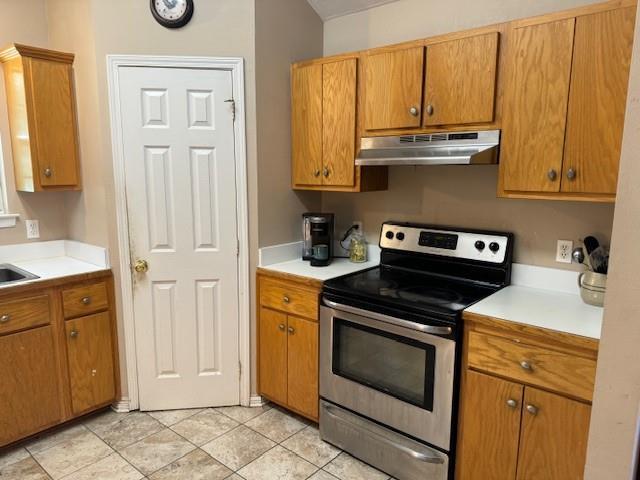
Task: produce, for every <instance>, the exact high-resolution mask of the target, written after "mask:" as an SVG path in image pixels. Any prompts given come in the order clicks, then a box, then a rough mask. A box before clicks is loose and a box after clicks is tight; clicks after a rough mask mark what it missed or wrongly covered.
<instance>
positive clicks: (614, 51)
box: [562, 7, 636, 195]
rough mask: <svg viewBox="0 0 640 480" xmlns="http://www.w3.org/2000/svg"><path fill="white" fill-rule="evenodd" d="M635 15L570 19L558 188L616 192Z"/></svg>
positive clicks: (629, 12) (632, 11) (632, 12)
mask: <svg viewBox="0 0 640 480" xmlns="http://www.w3.org/2000/svg"><path fill="white" fill-rule="evenodd" d="M635 14H636V8H635V7H627V8H621V9H617V10H610V11H607V12H601V13H596V14H592V15H585V16H583V17H578V18H577V19H576V26H575V40H574V49H573V68H572V71H571V92H570V94H569V111H568V118H567V135H566V140H565V150H564V162H563V175H562V191H563V192H572V193H573V192H585V193H595V194H611V195H614V194H615V193H616V187H617V183H618V166H619V162H620V150H621V144H622V131H623V126H624V113H625V108H626V100H627V84H628V83H629V65H630V62H631V50H632V47H633V31H634V25H635Z"/></svg>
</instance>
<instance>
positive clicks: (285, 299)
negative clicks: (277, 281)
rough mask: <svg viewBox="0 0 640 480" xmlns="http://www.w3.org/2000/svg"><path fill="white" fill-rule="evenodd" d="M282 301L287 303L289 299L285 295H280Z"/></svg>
mask: <svg viewBox="0 0 640 480" xmlns="http://www.w3.org/2000/svg"><path fill="white" fill-rule="evenodd" d="M282 301H283V302H284V303H289V302H291V299H290V298H289V297H287V296H286V295H285V296H284V297H282Z"/></svg>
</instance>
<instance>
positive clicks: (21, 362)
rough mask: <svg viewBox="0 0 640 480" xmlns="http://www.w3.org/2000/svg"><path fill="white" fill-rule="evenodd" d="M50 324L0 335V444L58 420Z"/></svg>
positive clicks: (57, 385) (59, 405) (59, 404)
mask: <svg viewBox="0 0 640 480" xmlns="http://www.w3.org/2000/svg"><path fill="white" fill-rule="evenodd" d="M54 336H55V333H54V327H52V326H50V325H49V326H45V327H39V328H34V329H32V330H27V331H24V332H20V333H14V334H12V335H7V336H4V337H0V376H1V378H2V384H1V386H0V405H2V408H0V446H2V445H5V444H7V443H11V442H13V441H15V440H17V439H19V438H21V437H25V436H27V435H31V434H33V433H36V432H38V431H40V430H43V429H45V428H47V427H50V426H52V425H55V424H57V423H58V422H60V421H61V420H62V417H63V409H62V399H61V398H60V390H59V388H60V377H59V374H58V367H57V356H56V351H55V339H54Z"/></svg>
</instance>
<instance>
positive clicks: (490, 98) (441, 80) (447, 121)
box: [423, 32, 499, 126]
mask: <svg viewBox="0 0 640 480" xmlns="http://www.w3.org/2000/svg"><path fill="white" fill-rule="evenodd" d="M498 40H499V33H498V32H491V33H487V34H484V35H476V36H472V37H467V38H461V39H459V40H450V41H446V42H442V43H436V44H433V45H428V46H427V65H426V74H425V87H424V90H425V98H424V110H423V111H424V115H423V119H424V121H423V124H424V126H435V125H462V124H472V123H490V122H492V121H493V120H494V110H495V95H496V75H497V73H496V72H497V65H498Z"/></svg>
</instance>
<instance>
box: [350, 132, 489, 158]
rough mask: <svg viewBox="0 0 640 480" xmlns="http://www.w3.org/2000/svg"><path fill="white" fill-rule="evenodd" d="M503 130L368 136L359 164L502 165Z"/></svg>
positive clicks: (363, 141) (361, 148)
mask: <svg viewBox="0 0 640 480" xmlns="http://www.w3.org/2000/svg"><path fill="white" fill-rule="evenodd" d="M499 145H500V130H485V131H480V132H443V133H431V134H429V133H427V134H419V135H400V136H394V137H365V138H363V139H362V140H361V142H360V153H359V154H358V158H356V165H478V164H491V163H498V146H499Z"/></svg>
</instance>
